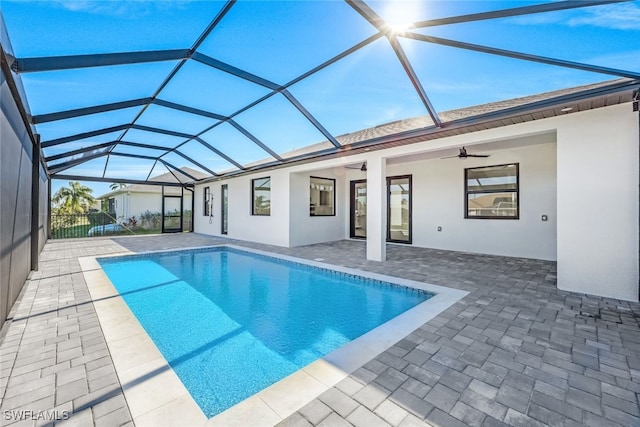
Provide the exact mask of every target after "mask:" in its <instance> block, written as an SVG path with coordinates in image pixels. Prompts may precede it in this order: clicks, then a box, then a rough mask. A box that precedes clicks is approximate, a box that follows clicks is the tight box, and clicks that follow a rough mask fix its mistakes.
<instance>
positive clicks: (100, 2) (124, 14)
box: [54, 0, 190, 18]
mask: <svg viewBox="0 0 640 427" xmlns="http://www.w3.org/2000/svg"><path fill="white" fill-rule="evenodd" d="M54 1H55V4H56V5H57V6H58V7H62V8H64V9H67V10H69V11H72V12H79V13H91V14H95V15H108V16H117V17H120V18H140V17H142V16H146V15H149V14H151V13H152V12H154V11H157V10H168V9H174V8H182V7H184V5H185V4H186V3H189V2H190V0H180V1H172V0H129V1H124V0H54Z"/></svg>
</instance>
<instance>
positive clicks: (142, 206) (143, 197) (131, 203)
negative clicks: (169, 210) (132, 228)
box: [109, 192, 162, 222]
mask: <svg viewBox="0 0 640 427" xmlns="http://www.w3.org/2000/svg"><path fill="white" fill-rule="evenodd" d="M109 198H110V199H111V198H112V199H114V200H115V211H116V219H117V220H118V221H120V222H126V221H127V220H128V219H129V218H131V217H133V216H135V217H136V219H138V220H139V219H140V215H141V214H143V213H145V212H146V211H147V210H148V211H151V213H156V212H161V211H162V194H161V193H136V192H133V193H120V194H116V195H114V196H112V197H109Z"/></svg>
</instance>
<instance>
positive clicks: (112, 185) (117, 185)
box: [109, 182, 127, 191]
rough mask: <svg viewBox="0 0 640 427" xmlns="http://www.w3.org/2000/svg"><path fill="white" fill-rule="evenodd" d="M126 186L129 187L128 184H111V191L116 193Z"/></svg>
mask: <svg viewBox="0 0 640 427" xmlns="http://www.w3.org/2000/svg"><path fill="white" fill-rule="evenodd" d="M126 186H127V184H123V183H121V182H114V183H113V184H111V185H110V186H109V188H110V189H111V191H116V190H119V189H121V188H124V187H126Z"/></svg>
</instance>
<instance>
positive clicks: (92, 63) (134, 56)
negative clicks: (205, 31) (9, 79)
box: [13, 49, 191, 73]
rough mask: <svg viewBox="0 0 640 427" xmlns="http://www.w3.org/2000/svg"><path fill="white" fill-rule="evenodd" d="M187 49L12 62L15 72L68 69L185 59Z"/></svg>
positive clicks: (56, 57)
mask: <svg viewBox="0 0 640 427" xmlns="http://www.w3.org/2000/svg"><path fill="white" fill-rule="evenodd" d="M190 54H191V51H190V50H189V49H172V50H152V51H143V52H120V53H97V54H91V55H69V56H45V57H39V58H18V59H16V61H15V62H14V64H13V67H14V71H16V72H17V73H35V72H43V71H58V70H70V69H76V68H91V67H105V66H109V65H126V64H141V63H146V62H161V61H175V60H180V59H186V58H188V57H189V55H190Z"/></svg>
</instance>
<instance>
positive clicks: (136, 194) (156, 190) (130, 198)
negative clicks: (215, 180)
mask: <svg viewBox="0 0 640 427" xmlns="http://www.w3.org/2000/svg"><path fill="white" fill-rule="evenodd" d="M180 170H181V171H183V172H185V173H186V174H188V175H190V176H193V177H196V178H198V179H202V178H205V177H208V176H209V175H206V174H203V173H202V172H199V171H197V170H194V169H191V168H188V167H182V168H180ZM186 174H184V173H182V174H181V173H179V172H178V171H175V172H167V173H165V174H162V175H157V176H154V177H151V178H149V181H156V182H188V181H190V180H191V179H192V178H189V176H187V175H186ZM163 194H164V195H165V196H174V197H176V198H177V197H180V196H181V195H182V189H181V188H180V187H168V186H166V187H163V186H159V185H145V184H131V185H127V186H123V187H121V188H118V189H116V190H114V191H110V192H109V193H105V194H103V195H101V196H99V197H97V198H96V199H97V200H99V201H101V202H102V204H103V206H106V208H107V209H106V211H107V212H109V214H110V215H111V216H113V217H114V218H115V219H116V220H117V221H118V222H121V223H122V222H124V223H126V222H128V221H130V220H136V221H138V222H140V220H141V218H142V217H143V216H144V215H149V214H152V215H158V216H159V215H160V214H161V213H162V211H163ZM191 201H192V197H191V195H190V192H186V194H185V195H184V198H183V202H182V203H183V210H185V211H191V210H192V208H191ZM165 202H166V200H165ZM179 206H180V205H179V204H178V203H176V204H175V206H173V204H169V203H166V204H165V210H166V211H171V210H174V209H179Z"/></svg>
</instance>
